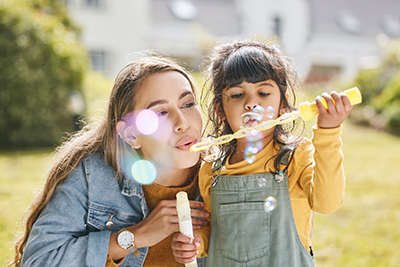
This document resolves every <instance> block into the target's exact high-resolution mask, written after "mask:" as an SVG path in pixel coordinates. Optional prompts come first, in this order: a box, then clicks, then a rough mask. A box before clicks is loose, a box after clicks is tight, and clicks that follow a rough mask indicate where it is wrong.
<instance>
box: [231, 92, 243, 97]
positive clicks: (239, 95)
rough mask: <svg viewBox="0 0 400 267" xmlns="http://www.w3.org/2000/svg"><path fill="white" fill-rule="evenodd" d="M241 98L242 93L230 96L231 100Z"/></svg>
mask: <svg viewBox="0 0 400 267" xmlns="http://www.w3.org/2000/svg"><path fill="white" fill-rule="evenodd" d="M242 96H243V93H237V94H234V95H231V98H240V97H242Z"/></svg>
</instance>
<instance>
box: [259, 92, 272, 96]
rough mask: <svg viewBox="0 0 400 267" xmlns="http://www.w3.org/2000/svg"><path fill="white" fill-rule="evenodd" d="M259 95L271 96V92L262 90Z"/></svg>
mask: <svg viewBox="0 0 400 267" xmlns="http://www.w3.org/2000/svg"><path fill="white" fill-rule="evenodd" d="M259 95H260V96H269V95H270V93H265V92H260V93H259Z"/></svg>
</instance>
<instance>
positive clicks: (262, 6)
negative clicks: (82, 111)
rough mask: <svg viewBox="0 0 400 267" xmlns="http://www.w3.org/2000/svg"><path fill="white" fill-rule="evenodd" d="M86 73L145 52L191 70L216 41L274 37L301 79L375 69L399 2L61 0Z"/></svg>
mask: <svg viewBox="0 0 400 267" xmlns="http://www.w3.org/2000/svg"><path fill="white" fill-rule="evenodd" d="M63 1H64V2H65V3H66V5H67V6H68V9H69V11H70V15H71V17H72V19H74V21H75V22H76V23H77V24H78V25H80V26H81V28H82V36H81V37H82V42H83V43H84V44H85V45H86V46H87V48H88V50H89V51H90V55H91V60H92V65H93V69H95V70H101V71H103V72H104V73H105V74H106V75H107V76H109V77H112V78H113V77H115V76H116V74H117V73H118V71H119V70H120V69H121V68H122V67H123V66H125V65H126V64H127V63H128V62H129V61H130V60H132V59H134V58H135V57H139V56H140V55H138V54H137V53H138V52H140V51H142V50H145V49H149V50H154V51H159V52H162V53H164V54H166V55H168V56H172V57H175V58H177V59H178V60H179V61H180V62H182V63H184V64H185V65H186V67H187V68H189V69H193V70H196V69H197V68H198V66H199V64H200V63H201V62H202V60H203V59H204V57H205V56H206V55H207V54H208V53H209V51H210V48H211V47H212V45H213V44H215V42H218V41H223V40H229V39H235V38H244V37H254V36H264V37H273V36H278V37H279V40H280V43H281V45H282V48H283V49H284V51H285V53H287V54H288V55H289V56H291V57H292V58H293V59H294V61H295V63H296V65H297V66H298V68H299V71H300V73H301V74H302V75H303V77H304V79H305V81H306V82H324V81H328V80H330V79H331V78H332V77H335V76H339V77H341V78H343V79H346V80H350V79H352V78H354V76H355V74H356V73H357V70H358V69H360V68H374V67H376V66H378V65H379V55H380V50H381V46H383V45H385V43H387V41H388V40H389V39H393V38H397V37H398V36H399V35H400V1H398V0H352V1H348V0H134V1H132V0H118V1H112V0H63Z"/></svg>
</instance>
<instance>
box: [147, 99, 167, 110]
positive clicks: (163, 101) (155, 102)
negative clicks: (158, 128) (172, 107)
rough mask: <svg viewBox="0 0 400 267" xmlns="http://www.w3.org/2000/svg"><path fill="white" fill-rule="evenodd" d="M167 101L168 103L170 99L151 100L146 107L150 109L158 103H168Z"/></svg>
mask: <svg viewBox="0 0 400 267" xmlns="http://www.w3.org/2000/svg"><path fill="white" fill-rule="evenodd" d="M167 103H168V100H166V99H161V100H156V101H153V102H151V103H150V104H149V105H148V106H147V107H146V109H149V108H151V107H154V106H157V105H162V104H167Z"/></svg>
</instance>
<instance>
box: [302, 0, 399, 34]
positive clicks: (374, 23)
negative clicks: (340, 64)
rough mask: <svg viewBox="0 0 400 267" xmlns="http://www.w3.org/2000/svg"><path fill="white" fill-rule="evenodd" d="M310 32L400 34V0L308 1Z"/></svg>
mask: <svg viewBox="0 0 400 267" xmlns="http://www.w3.org/2000/svg"><path fill="white" fill-rule="evenodd" d="M309 3H310V15H311V31H312V32H314V33H323V32H326V33H347V34H357V35H365V36H376V35H377V34H379V33H386V34H387V35H389V36H390V37H393V38H394V37H397V36H399V35H400V1H399V0H309Z"/></svg>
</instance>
